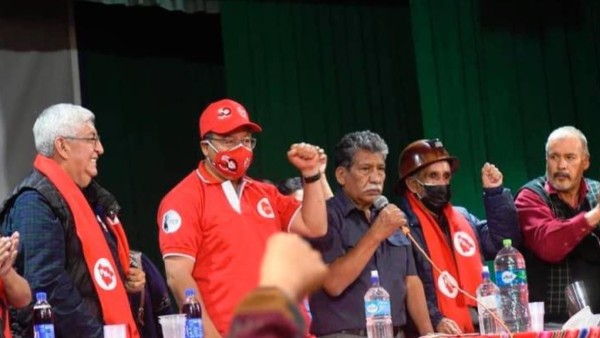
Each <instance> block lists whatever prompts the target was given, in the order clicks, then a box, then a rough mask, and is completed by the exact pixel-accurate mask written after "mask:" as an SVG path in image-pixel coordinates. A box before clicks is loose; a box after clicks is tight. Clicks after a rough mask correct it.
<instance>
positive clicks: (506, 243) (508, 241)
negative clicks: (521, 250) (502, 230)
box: [502, 238, 512, 246]
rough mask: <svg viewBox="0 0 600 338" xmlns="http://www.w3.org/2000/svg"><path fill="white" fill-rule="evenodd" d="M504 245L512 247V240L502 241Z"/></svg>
mask: <svg viewBox="0 0 600 338" xmlns="http://www.w3.org/2000/svg"><path fill="white" fill-rule="evenodd" d="M502 244H504V246H512V239H510V238H505V239H503V240H502Z"/></svg>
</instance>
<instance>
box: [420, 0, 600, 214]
mask: <svg viewBox="0 0 600 338" xmlns="http://www.w3.org/2000/svg"><path fill="white" fill-rule="evenodd" d="M410 9H411V20H412V31H413V38H414V42H415V55H416V61H417V69H418V72H417V74H418V83H419V89H420V94H421V96H420V97H421V107H422V109H423V124H424V132H425V135H426V136H427V137H440V138H442V140H443V141H444V142H445V144H446V146H447V148H448V149H449V150H450V152H451V153H452V154H454V155H456V156H458V157H459V158H460V160H461V168H460V169H459V172H458V173H457V175H456V176H455V178H454V180H453V185H454V189H453V194H454V196H455V198H454V200H455V202H458V203H460V204H463V205H466V206H469V207H470V208H473V209H474V210H477V211H479V214H480V215H482V214H481V210H482V204H481V179H480V176H481V174H480V169H481V166H482V164H483V163H484V162H485V161H490V162H492V163H495V164H496V165H498V166H499V168H500V169H501V170H502V171H503V173H504V178H505V182H506V185H508V186H509V187H511V188H513V191H515V190H516V189H517V188H518V187H520V186H521V185H522V184H523V183H525V182H526V181H527V180H528V179H530V178H533V177H535V176H538V175H542V174H543V173H544V170H545V169H544V165H545V164H544V163H545V162H544V161H545V160H544V144H545V140H546V138H547V136H548V134H549V133H550V131H551V130H553V129H554V128H556V127H558V126H561V125H574V126H576V127H578V128H579V129H581V130H582V131H583V132H584V133H585V134H586V135H587V137H588V141H589V143H590V147H591V149H590V150H591V152H592V164H593V165H592V168H591V169H590V171H589V173H590V174H591V176H592V177H594V178H598V168H599V162H598V160H596V161H594V159H595V158H598V157H600V144H598V142H597V140H598V137H597V135H596V134H597V133H596V130H595V129H596V126H598V125H600V114H599V113H598V108H599V107H600V73H599V68H600V21H599V18H600V6H599V2H598V1H596V0H581V1H567V0H547V1H534V0H523V1H522V0H518V1H517V0H413V1H411V4H410Z"/></svg>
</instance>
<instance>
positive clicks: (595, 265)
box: [515, 126, 600, 322]
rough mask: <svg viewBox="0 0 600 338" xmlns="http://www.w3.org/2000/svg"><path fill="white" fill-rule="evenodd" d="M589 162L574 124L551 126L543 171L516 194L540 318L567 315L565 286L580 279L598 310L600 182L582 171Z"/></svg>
mask: <svg viewBox="0 0 600 338" xmlns="http://www.w3.org/2000/svg"><path fill="white" fill-rule="evenodd" d="M589 166H590V153H589V150H588V145H587V139H586V138H585V135H583V133H582V132H581V131H579V130H578V129H576V128H574V127H571V126H565V127H560V128H558V129H556V130H554V131H553V132H552V133H551V134H550V136H549V137H548V141H547V142H546V175H545V176H541V177H538V178H536V179H534V180H532V181H530V182H528V183H527V184H525V185H524V186H523V187H522V188H521V190H520V191H519V193H518V194H517V198H516V200H515V204H516V207H517V212H518V215H519V221H520V225H521V230H522V232H523V237H524V244H525V247H526V250H524V255H525V258H526V261H527V270H528V271H527V277H528V279H529V285H535V287H534V288H533V287H530V288H529V296H530V300H531V301H544V302H545V320H546V321H556V322H564V321H565V320H566V319H567V318H568V313H567V308H566V300H565V287H566V286H567V285H568V284H569V283H572V282H574V281H584V283H585V285H587V292H588V296H589V298H590V299H589V300H590V305H591V307H592V311H593V312H594V313H598V311H600V290H598V288H597V287H596V285H597V283H598V280H600V240H599V238H598V236H600V231H599V230H598V223H599V222H600V206H599V205H598V191H600V183H599V182H598V181H595V180H591V179H589V178H585V177H583V173H584V172H585V171H586V170H587V169H588V168H589Z"/></svg>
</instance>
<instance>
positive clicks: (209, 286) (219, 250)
mask: <svg viewBox="0 0 600 338" xmlns="http://www.w3.org/2000/svg"><path fill="white" fill-rule="evenodd" d="M239 190H240V193H239V195H238V194H237V193H236V191H235V189H234V187H233V185H232V184H231V182H229V181H225V182H221V181H219V180H217V179H215V178H214V177H213V176H212V175H211V174H209V173H208V172H207V171H206V169H205V167H204V163H203V162H200V164H199V166H198V169H197V170H194V171H193V172H192V173H190V174H189V175H188V176H187V177H186V178H184V179H183V181H181V182H180V183H179V184H178V185H177V186H175V188H173V190H171V191H170V192H169V193H168V194H167V195H166V196H165V197H164V198H163V200H162V202H161V204H160V207H159V210H158V216H157V222H158V226H159V242H160V249H161V252H162V255H163V258H165V257H168V256H185V257H189V258H190V259H192V260H194V261H195V265H194V271H193V273H192V275H193V277H194V279H195V280H196V283H197V285H198V290H199V291H200V294H201V296H202V299H203V302H204V305H205V307H206V309H207V312H208V315H209V316H210V318H211V320H212V321H213V323H214V324H215V326H216V328H217V330H219V332H220V333H221V334H222V335H225V334H226V332H227V331H228V328H229V324H230V321H231V319H232V317H233V313H234V310H235V308H236V306H237V305H238V304H239V302H240V301H241V300H242V298H243V297H244V296H245V295H246V294H248V293H249V292H250V291H251V290H253V289H254V288H255V287H256V286H257V284H258V278H259V272H260V271H259V269H260V263H261V261H262V256H263V253H264V249H265V245H266V240H267V238H268V237H269V236H271V235H272V234H274V233H277V232H280V231H288V228H289V226H290V224H291V221H292V219H293V218H294V216H295V215H296V213H297V212H298V211H299V210H300V203H299V202H297V201H296V200H295V199H294V198H293V197H288V196H283V195H281V194H280V193H279V192H278V191H277V188H276V187H275V186H273V185H270V184H266V183H262V182H258V181H255V180H252V179H251V178H248V177H245V178H244V179H243V180H242V183H241V184H240V187H239ZM238 196H239V197H238Z"/></svg>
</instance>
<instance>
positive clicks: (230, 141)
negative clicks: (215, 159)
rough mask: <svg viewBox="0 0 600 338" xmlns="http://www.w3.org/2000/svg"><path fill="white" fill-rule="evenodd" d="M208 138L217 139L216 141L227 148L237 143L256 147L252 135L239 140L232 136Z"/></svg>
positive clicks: (247, 146)
mask: <svg viewBox="0 0 600 338" xmlns="http://www.w3.org/2000/svg"><path fill="white" fill-rule="evenodd" d="M209 140H214V141H217V142H219V143H221V144H222V145H223V146H224V147H226V148H227V149H231V148H233V147H235V146H237V145H238V144H241V145H243V146H244V147H246V148H250V149H254V147H256V139H255V138H254V137H245V138H243V139H240V140H238V139H235V138H233V137H223V138H216V137H210V138H209Z"/></svg>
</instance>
